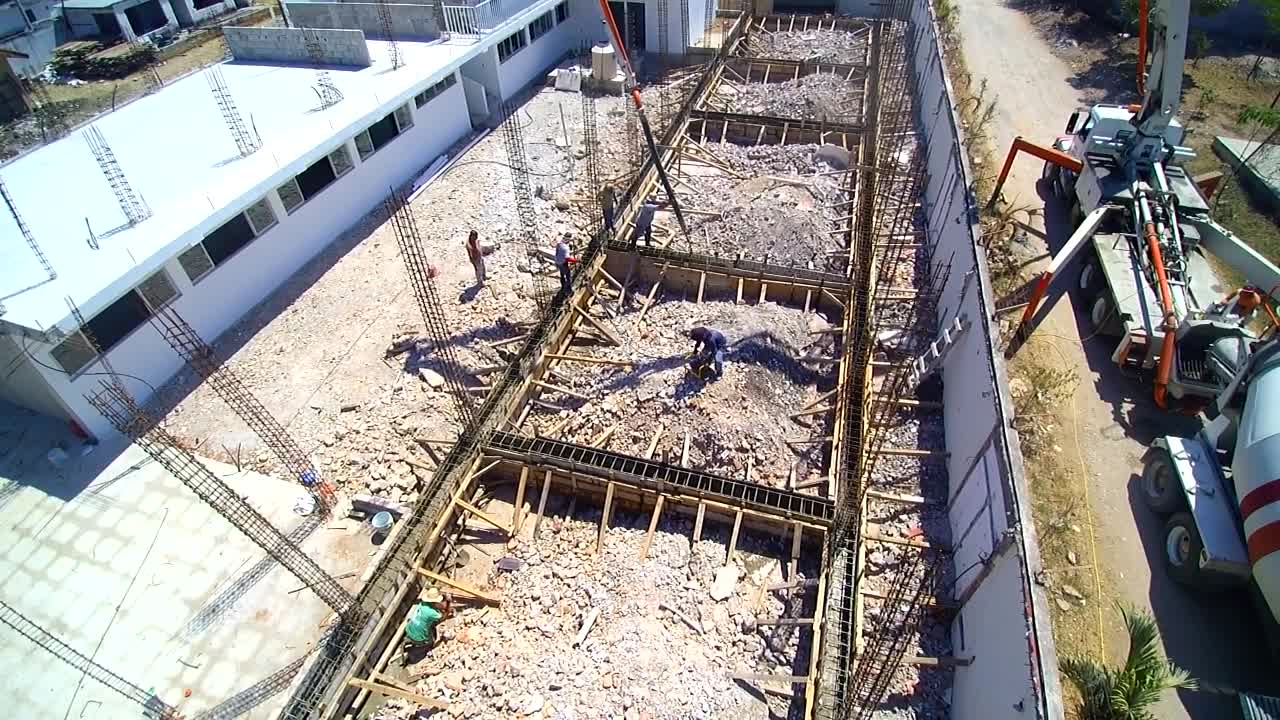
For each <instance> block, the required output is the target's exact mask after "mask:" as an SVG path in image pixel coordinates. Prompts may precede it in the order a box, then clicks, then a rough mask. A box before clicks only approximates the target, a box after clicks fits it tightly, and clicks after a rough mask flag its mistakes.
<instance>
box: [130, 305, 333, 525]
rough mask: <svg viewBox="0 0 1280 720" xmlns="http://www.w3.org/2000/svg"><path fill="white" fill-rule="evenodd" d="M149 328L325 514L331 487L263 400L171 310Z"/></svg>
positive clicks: (330, 505) (166, 309) (155, 318)
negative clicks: (243, 423) (211, 391)
mask: <svg viewBox="0 0 1280 720" xmlns="http://www.w3.org/2000/svg"><path fill="white" fill-rule="evenodd" d="M151 326H152V327H154V328H155V329H156V332H158V333H160V335H161V336H163V337H164V339H165V342H167V343H169V347H171V348H173V350H174V352H176V353H178V356H179V357H181V358H182V360H183V361H184V362H186V364H187V367H189V368H191V370H192V372H194V373H195V374H196V375H198V376H199V377H200V379H202V380H204V381H205V382H207V383H208V384H209V387H211V388H213V391H214V393H216V394H217V395H218V397H220V398H222V401H223V402H225V403H226V404H227V406H228V407H230V408H231V410H232V412H234V413H235V414H236V415H238V416H239V417H240V419H241V420H244V422H245V424H246V425H248V426H249V429H250V430H252V431H253V432H254V434H256V435H257V436H258V437H259V438H260V439H261V440H262V443H263V444H264V445H266V446H267V447H268V448H269V449H270V450H271V452H272V453H274V454H275V456H276V458H278V459H279V460H280V464H281V465H284V467H285V470H286V471H287V472H288V473H289V475H290V477H291V478H292V479H293V480H295V481H297V482H300V483H302V485H303V486H305V487H306V488H307V492H309V493H311V496H312V497H313V498H315V500H316V504H317V505H318V506H319V507H320V510H321V511H322V512H323V513H324V514H326V515H327V514H328V513H329V511H330V510H331V509H332V508H333V499H334V498H333V488H331V487H329V485H328V484H327V483H324V482H322V481H321V480H320V473H319V472H318V471H317V470H316V468H315V465H313V464H312V463H311V460H310V458H308V457H307V454H306V453H304V452H303V451H302V448H301V447H299V446H298V443H297V442H295V441H294V439H293V437H292V436H290V435H289V432H288V431H287V430H285V429H284V426H282V425H281V424H280V423H279V421H277V420H276V419H275V417H274V416H272V414H271V413H270V412H269V411H268V410H267V408H266V406H264V405H263V404H262V401H260V400H258V398H257V397H255V396H254V394H253V393H252V392H250V391H249V388H248V387H247V386H245V384H244V382H242V381H241V380H240V377H239V376H238V375H236V374H235V373H234V372H233V371H232V370H231V368H230V367H228V366H227V364H226V363H225V362H223V361H222V359H221V358H219V357H218V356H217V353H216V352H215V351H214V349H213V348H212V347H210V346H209V344H208V343H206V342H205V341H204V339H203V338H201V337H200V334H199V333H197V332H196V330H195V328H193V327H191V325H190V324H188V323H187V321H186V320H185V319H183V317H182V316H181V315H179V314H178V311H177V310H174V309H173V308H172V307H162V308H158V309H156V310H155V311H154V313H153V314H152V316H151Z"/></svg>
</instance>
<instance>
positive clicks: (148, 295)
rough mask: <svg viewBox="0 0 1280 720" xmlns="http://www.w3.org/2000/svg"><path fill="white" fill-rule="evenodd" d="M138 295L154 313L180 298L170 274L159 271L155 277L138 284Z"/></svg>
mask: <svg viewBox="0 0 1280 720" xmlns="http://www.w3.org/2000/svg"><path fill="white" fill-rule="evenodd" d="M137 290H138V295H140V296H141V297H142V301H143V302H145V303H146V304H147V307H148V308H149V309H151V310H152V311H153V312H154V311H156V310H159V309H160V308H162V307H164V306H165V305H168V304H169V303H170V302H172V301H173V299H174V298H176V297H178V290H177V289H176V288H174V287H173V281H172V280H170V279H169V273H167V272H165V271H164V270H157V271H156V272H155V274H154V275H152V276H151V277H149V278H147V279H146V280H143V281H142V282H141V283H139V284H138V288H137Z"/></svg>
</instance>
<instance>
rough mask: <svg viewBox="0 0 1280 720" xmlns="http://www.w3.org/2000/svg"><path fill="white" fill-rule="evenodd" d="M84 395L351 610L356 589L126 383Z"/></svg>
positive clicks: (331, 602)
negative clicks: (214, 468)
mask: <svg viewBox="0 0 1280 720" xmlns="http://www.w3.org/2000/svg"><path fill="white" fill-rule="evenodd" d="M85 399H86V400H88V401H89V404H90V405H92V406H93V408H94V409H95V410H97V411H98V412H99V413H101V414H102V416H103V417H105V418H106V419H107V420H108V421H110V422H111V424H112V426H114V427H115V428H116V430H119V431H120V432H121V433H122V434H123V435H125V436H126V437H128V438H129V439H131V440H133V442H134V443H135V444H136V445H137V446H138V447H140V448H142V450H143V452H145V453H146V454H147V455H149V456H151V459H152V460H155V461H156V462H157V463H159V464H160V466H161V467H163V468H164V469H165V470H167V471H169V474H170V475H173V476H174V477H175V478H177V479H178V481H179V482H181V483H182V484H183V485H186V486H187V487H188V488H191V491H192V492H194V493H195V494H196V496H197V497H199V498H200V499H201V500H203V501H204V502H205V503H206V504H207V505H208V506H209V507H211V508H213V510H214V511H215V512H217V513H218V514H219V515H221V516H222V517H224V518H226V519H227V521H228V522H230V523H231V525H232V526H234V527H235V528H236V529H237V530H239V531H240V532H242V533H244V535H245V537H247V538H249V539H250V540H252V541H253V542H254V544H256V545H257V546H258V547H260V548H262V550H263V551H264V552H266V553H267V554H268V555H270V556H271V557H273V558H275V559H276V561H277V562H279V563H280V564H281V565H282V566H284V568H285V569H286V570H288V571H289V572H290V573H292V574H293V576H294V577H295V578H297V579H298V580H299V581H301V582H302V584H303V585H305V586H307V587H308V588H311V590H312V591H313V592H314V593H315V594H316V595H317V596H318V597H319V598H320V599H321V600H323V601H324V602H325V604H326V605H328V606H329V607H330V608H332V609H333V611H334V612H335V613H337V614H338V615H339V616H340V617H344V618H345V616H346V615H347V613H349V612H351V611H352V608H353V607H354V599H353V598H352V597H351V594H350V593H348V592H347V591H346V589H344V588H343V587H342V585H341V584H340V583H339V582H338V581H337V580H336V579H334V577H333V576H332V575H330V574H329V573H327V572H325V571H324V570H323V569H322V568H321V567H320V566H319V565H317V564H316V563H315V561H314V560H312V559H311V558H309V557H307V554H306V553H304V552H303V551H302V548H300V547H298V546H297V545H296V544H294V543H292V542H290V541H289V538H287V537H285V535H284V534H283V533H281V532H280V531H279V530H277V529H276V528H275V526H274V525H272V524H271V523H270V522H268V521H267V519H266V518H265V517H263V516H262V513H260V512H258V511H257V510H255V509H254V507H253V506H252V505H250V504H249V503H248V501H246V500H245V499H244V498H242V497H240V494H239V493H237V492H236V491H235V490H233V489H232V488H231V486H229V485H227V484H226V483H224V482H223V481H222V480H220V479H219V478H218V477H217V476H216V475H214V474H213V473H212V472H210V471H209V468H207V467H205V466H204V464H203V463H201V462H200V461H199V460H197V459H196V457H195V456H194V455H192V454H191V453H190V452H188V451H187V450H186V449H185V448H183V447H182V445H181V444H179V442H178V440H177V438H175V437H173V436H172V435H170V434H169V433H168V432H166V431H165V430H164V428H162V427H160V425H159V423H157V422H156V421H155V419H154V418H152V417H150V416H149V415H148V414H147V413H146V412H145V411H144V410H143V409H142V408H140V407H138V404H137V403H136V402H135V401H134V399H133V397H132V396H131V395H129V393H128V392H126V391H125V390H124V389H123V388H121V387H120V386H118V385H114V384H112V383H107V382H102V383H101V387H100V388H99V389H98V390H97V391H96V392H94V393H93V394H91V395H86V396H85Z"/></svg>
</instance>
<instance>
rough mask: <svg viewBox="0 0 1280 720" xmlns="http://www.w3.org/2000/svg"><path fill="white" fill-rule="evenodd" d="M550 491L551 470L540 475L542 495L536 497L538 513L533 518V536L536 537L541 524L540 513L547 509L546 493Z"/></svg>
mask: <svg viewBox="0 0 1280 720" xmlns="http://www.w3.org/2000/svg"><path fill="white" fill-rule="evenodd" d="M549 492H551V471H550V470H548V471H547V472H546V474H545V475H543V476H542V497H541V498H539V499H538V515H537V517H536V518H534V520H533V537H534V538H537V537H538V527H539V526H541V525H542V515H543V513H545V512H546V511H547V494H548V493H549Z"/></svg>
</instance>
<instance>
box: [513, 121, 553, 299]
mask: <svg viewBox="0 0 1280 720" xmlns="http://www.w3.org/2000/svg"><path fill="white" fill-rule="evenodd" d="M502 111H503V114H504V115H505V116H506V119H504V120H503V121H502V144H503V146H504V147H505V148H506V151H507V166H508V167H510V168H511V187H512V189H513V190H514V191H515V197H516V216H517V218H518V220H519V222H520V228H519V229H518V230H517V232H516V236H517V237H519V238H520V239H521V242H522V243H523V244H524V246H525V252H526V253H527V254H528V256H529V260H530V275H531V277H532V279H533V288H534V291H533V299H534V302H536V303H537V304H538V310H539V311H541V310H543V309H544V308H545V306H546V304H547V296H548V292H547V288H546V279H545V278H544V277H543V276H542V275H541V274H540V273H538V272H537V270H536V268H535V267H534V266H533V265H532V260H533V257H534V256H535V255H536V253H537V251H538V242H537V239H536V237H537V236H536V233H537V228H538V211H537V210H536V209H535V208H534V206H533V189H532V188H531V187H530V186H529V159H528V156H526V155H525V152H524V128H522V127H520V117H519V106H518V105H517V104H516V103H515V102H514V101H510V100H509V101H507V102H506V103H504V104H503V107H502Z"/></svg>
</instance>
